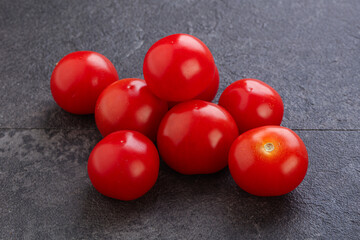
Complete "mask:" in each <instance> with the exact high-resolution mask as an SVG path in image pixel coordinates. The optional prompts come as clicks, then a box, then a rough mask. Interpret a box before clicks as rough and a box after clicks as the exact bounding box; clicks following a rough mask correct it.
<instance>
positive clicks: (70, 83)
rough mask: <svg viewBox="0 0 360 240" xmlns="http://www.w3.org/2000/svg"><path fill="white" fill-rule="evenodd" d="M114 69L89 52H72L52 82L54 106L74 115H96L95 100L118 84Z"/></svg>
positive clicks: (103, 59)
mask: <svg viewBox="0 0 360 240" xmlns="http://www.w3.org/2000/svg"><path fill="white" fill-rule="evenodd" d="M118 79H119V77H118V74H117V72H116V69H115V67H114V65H113V64H112V63H111V62H110V60H109V59H107V58H106V57H105V56H103V55H101V54H99V53H96V52H90V51H79V52H73V53H70V54H68V55H66V56H65V57H63V58H62V59H61V60H60V61H59V62H58V63H57V65H56V67H55V69H54V71H53V73H52V75H51V80H50V88H51V93H52V95H53V97H54V100H55V102H56V103H57V104H58V105H59V106H60V107H61V108H63V109H64V110H65V111H68V112H70V113H74V114H90V113H94V110H95V103H96V99H97V98H98V96H99V95H100V93H101V92H102V90H104V88H106V87H107V86H108V85H110V84H111V83H113V82H114V81H116V80H118Z"/></svg>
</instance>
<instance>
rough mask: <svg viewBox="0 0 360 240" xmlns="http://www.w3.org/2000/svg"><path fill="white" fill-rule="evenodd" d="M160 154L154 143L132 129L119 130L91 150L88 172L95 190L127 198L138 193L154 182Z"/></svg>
mask: <svg viewBox="0 0 360 240" xmlns="http://www.w3.org/2000/svg"><path fill="white" fill-rule="evenodd" d="M158 173H159V155H158V152H157V150H156V147H155V146H154V144H153V143H152V142H151V141H150V139H148V138H147V137H145V136H144V135H142V134H141V133H138V132H135V131H118V132H114V133H112V134H110V135H108V136H106V137H105V138H104V139H102V140H101V141H100V142H99V143H98V144H96V146H95V147H94V149H93V150H92V152H91V154H90V157H89V161H88V174H89V178H90V181H91V183H92V184H93V186H94V187H95V188H96V190H97V191H99V192H100V193H102V194H103V195H105V196H108V197H111V198H115V199H119V200H124V201H129V200H133V199H136V198H139V197H141V196H142V195H144V194H145V193H146V192H148V191H149V190H150V189H151V188H152V187H153V186H154V184H155V182H156V179H157V177H158Z"/></svg>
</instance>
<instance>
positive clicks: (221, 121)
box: [157, 100, 238, 174]
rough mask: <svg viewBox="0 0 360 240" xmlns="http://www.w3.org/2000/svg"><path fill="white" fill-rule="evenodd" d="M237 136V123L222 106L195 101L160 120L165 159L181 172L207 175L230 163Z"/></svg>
mask: <svg viewBox="0 0 360 240" xmlns="http://www.w3.org/2000/svg"><path fill="white" fill-rule="evenodd" d="M237 136H238V130H237V127H236V123H235V121H234V119H233V118H232V117H231V115H230V114H229V113H228V112H227V111H226V110H225V109H223V108H222V107H220V106H218V105H216V104H214V103H209V102H205V101H202V100H192V101H188V102H184V103H180V104H178V105H176V106H175V107H173V108H172V109H171V110H170V111H169V112H168V113H167V114H166V115H165V117H164V118H163V120H162V121H161V123H160V127H159V131H158V136H157V145H158V149H159V153H160V155H161V157H162V159H163V160H164V161H165V162H166V163H167V164H168V165H169V166H170V167H171V168H172V169H174V170H175V171H177V172H179V173H182V174H208V173H214V172H217V171H219V170H221V169H223V168H224V167H225V166H226V165H227V159H228V152H229V149H230V146H231V144H232V142H233V141H234V140H235V138H236V137H237Z"/></svg>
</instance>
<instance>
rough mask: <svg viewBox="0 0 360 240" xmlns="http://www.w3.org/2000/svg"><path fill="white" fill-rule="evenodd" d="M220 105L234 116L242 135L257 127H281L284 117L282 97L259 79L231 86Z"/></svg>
mask: <svg viewBox="0 0 360 240" xmlns="http://www.w3.org/2000/svg"><path fill="white" fill-rule="evenodd" d="M219 105H220V106H222V107H224V108H225V109H226V110H228V111H229V113H230V114H231V115H232V116H233V118H234V119H235V121H236V124H237V125H238V128H239V132H240V134H241V133H243V132H246V131H248V130H250V129H253V128H256V127H261V126H265V125H280V124H281V121H282V118H283V115H284V104H283V102H282V100H281V97H280V95H279V94H278V93H277V92H276V91H275V90H274V89H273V88H272V87H270V86H269V85H268V84H266V83H264V82H262V81H260V80H257V79H242V80H238V81H236V82H234V83H232V84H230V85H229V86H228V87H227V88H226V89H225V90H224V92H223V93H222V94H221V96H220V99H219Z"/></svg>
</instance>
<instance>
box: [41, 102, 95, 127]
mask: <svg viewBox="0 0 360 240" xmlns="http://www.w3.org/2000/svg"><path fill="white" fill-rule="evenodd" d="M43 114H44V116H42V117H41V119H42V121H43V122H42V123H41V125H42V126H43V127H45V128H54V129H96V124H95V119H94V114H86V115H77V114H72V113H69V112H66V111H65V110H63V109H62V108H60V107H59V106H58V105H56V104H55V103H54V104H52V105H51V106H49V108H48V109H47V110H46V111H45V112H44V113H43Z"/></svg>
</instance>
